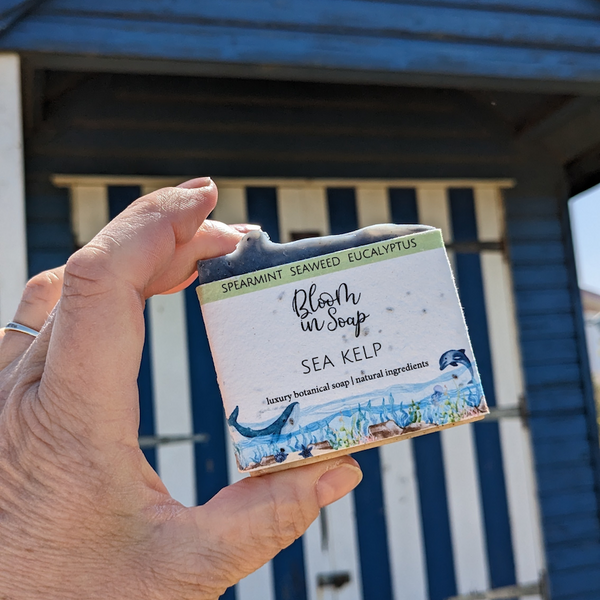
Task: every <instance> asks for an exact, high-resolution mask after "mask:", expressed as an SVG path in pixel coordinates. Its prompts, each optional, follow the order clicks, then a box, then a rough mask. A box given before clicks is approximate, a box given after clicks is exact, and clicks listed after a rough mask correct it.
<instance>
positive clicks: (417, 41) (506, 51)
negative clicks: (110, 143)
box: [0, 0, 600, 93]
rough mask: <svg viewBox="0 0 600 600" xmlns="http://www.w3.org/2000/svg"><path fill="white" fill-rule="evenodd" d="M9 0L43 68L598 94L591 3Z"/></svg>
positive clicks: (15, 40)
mask: <svg viewBox="0 0 600 600" xmlns="http://www.w3.org/2000/svg"><path fill="white" fill-rule="evenodd" d="M8 2H9V10H8V11H6V10H5V11H4V12H3V13H1V15H2V16H3V17H5V18H6V19H11V15H18V17H17V18H16V19H12V22H11V26H10V27H5V28H4V33H3V35H1V36H0V50H15V51H18V52H22V53H31V54H32V55H34V56H35V57H36V59H37V60H38V61H41V63H42V64H46V65H48V66H50V67H54V68H57V67H63V68H64V67H68V68H72V65H73V64H74V63H77V66H78V67H79V68H84V67H85V68H96V69H99V68H102V69H106V70H131V71H137V72H140V71H150V72H155V73H159V72H160V73H166V72H169V73H182V74H183V73H197V74H213V75H228V74H229V75H234V76H246V77H248V76H260V77H274V78H286V79H289V78H300V79H320V80H328V81H357V82H383V83H404V84H413V85H414V84H416V85H419V84H425V85H435V86H436V87H444V86H446V87H447V86H452V87H492V88H496V89H515V88H517V89H522V90H533V89H535V90H538V91H539V90H540V89H545V90H547V91H556V92H560V93H573V92H581V93H598V92H600V2H598V1H597V0H398V1H396V2H389V1H385V0H383V1H382V0H380V1H369V0H284V1H275V0H254V1H253V2H247V1H244V0H220V1H219V2H212V1H208V0H201V1H197V0H155V1H153V2H147V1H144V0H103V1H102V2H97V3H93V4H92V3H90V2H88V1H86V0H46V1H45V2H37V3H36V2H34V1H31V0H30V1H25V2H23V1H22V2H16V1H15V0H8ZM25 11H28V12H27V13H26V14H25ZM7 22H8V21H7ZM0 33H1V32H0Z"/></svg>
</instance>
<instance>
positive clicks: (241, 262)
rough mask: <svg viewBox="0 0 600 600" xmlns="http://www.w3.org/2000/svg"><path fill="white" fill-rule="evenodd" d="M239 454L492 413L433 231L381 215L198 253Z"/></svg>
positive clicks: (267, 458)
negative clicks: (346, 226)
mask: <svg viewBox="0 0 600 600" xmlns="http://www.w3.org/2000/svg"><path fill="white" fill-rule="evenodd" d="M198 273H199V282H200V285H199V286H198V288H197V292H198V298H199V300H200V304H201V307H202V312H203V315H204V321H205V325H206V331H207V334H208V339H209V342H210V347H211V352H212V355H213V359H214V363H215V368H216V371H217V378H218V382H219V387H220V390H221V395H222V398H223V404H224V407H225V414H226V418H227V425H228V428H229V431H230V433H231V437H232V440H233V446H234V451H235V456H236V459H237V463H238V467H239V469H240V471H242V472H249V473H250V474H252V475H255V474H256V475H258V474H263V473H267V472H271V471H275V470H280V469H286V468H291V467H297V466H301V465H303V464H307V463H309V462H312V461H317V460H324V459H327V458H332V457H334V456H337V455H340V454H347V453H350V452H356V451H358V450H363V449H366V448H372V447H374V446H378V445H381V444H384V443H389V442H393V441H397V440H402V439H406V438H410V437H414V436H417V435H423V434H425V433H429V432H433V431H437V430H439V429H443V428H446V427H452V426H454V425H457V424H460V423H466V422H470V421H474V420H478V419H481V418H483V416H484V415H485V414H487V413H488V408H487V404H486V401H485V397H484V394H483V389H482V387H481V379H480V377H479V373H478V371H477V365H476V362H475V358H474V356H473V351H472V348H471V344H470V341H469V337H468V334H467V330H466V327H465V323H464V318H463V314H462V309H461V307H460V303H459V300H458V295H457V292H456V287H455V285H454V280H453V277H452V273H451V270H450V265H449V262H448V258H447V256H446V251H445V248H444V244H443V240H442V235H441V231H440V230H438V229H434V228H432V227H428V226H424V225H375V226H372V227H366V228H364V229H361V230H359V231H355V232H352V233H348V234H344V235H338V236H327V237H322V238H309V239H305V240H299V241H296V242H290V243H288V244H275V243H273V242H271V241H270V240H269V238H268V236H267V235H266V234H265V233H264V232H261V231H253V232H250V233H248V234H247V235H246V236H245V237H244V238H243V239H242V240H241V241H240V243H239V244H238V247H237V248H236V250H235V251H234V252H232V253H231V254H228V255H226V256H222V257H219V258H214V259H210V260H205V261H199V262H198Z"/></svg>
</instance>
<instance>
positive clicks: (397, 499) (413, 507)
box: [379, 440, 429, 600]
mask: <svg viewBox="0 0 600 600" xmlns="http://www.w3.org/2000/svg"><path fill="white" fill-rule="evenodd" d="M379 452H380V456H381V477H382V486H383V501H384V506H385V519H386V522H387V531H388V547H389V552H390V570H391V576H392V588H393V591H394V598H395V599H396V600H402V599H403V598H406V599H410V600H428V598H429V594H428V589H427V588H428V586H427V567H426V562H425V546H424V541H423V529H422V520H421V518H422V517H421V507H420V505H419V490H418V485H417V472H416V466H415V461H414V453H413V441H412V440H406V441H403V442H398V443H396V444H387V445H385V446H381V448H380V449H379Z"/></svg>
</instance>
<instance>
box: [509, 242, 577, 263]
mask: <svg viewBox="0 0 600 600" xmlns="http://www.w3.org/2000/svg"><path fill="white" fill-rule="evenodd" d="M510 255H511V259H512V260H513V261H514V262H515V263H516V264H517V263H518V264H548V263H555V262H564V260H565V249H564V247H563V245H562V243H561V242H560V241H559V240H557V241H554V242H539V243H529V244H523V243H518V242H517V243H513V244H511V246H510Z"/></svg>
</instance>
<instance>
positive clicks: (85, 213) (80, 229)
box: [71, 185, 109, 247]
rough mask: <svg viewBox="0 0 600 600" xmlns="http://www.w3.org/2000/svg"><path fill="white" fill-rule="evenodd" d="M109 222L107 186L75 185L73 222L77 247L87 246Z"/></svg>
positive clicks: (72, 193) (72, 210) (73, 189)
mask: <svg viewBox="0 0 600 600" xmlns="http://www.w3.org/2000/svg"><path fill="white" fill-rule="evenodd" d="M108 220H109V210H108V193H107V188H106V186H104V185H75V186H73V187H72V188H71V222H72V224H73V233H74V234H75V242H76V243H77V246H79V247H81V246H85V244H87V243H88V242H89V241H90V240H91V239H92V238H93V237H94V236H95V235H96V234H97V233H98V232H99V231H100V230H101V229H102V228H103V227H104V226H105V225H106V224H107V223H108Z"/></svg>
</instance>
